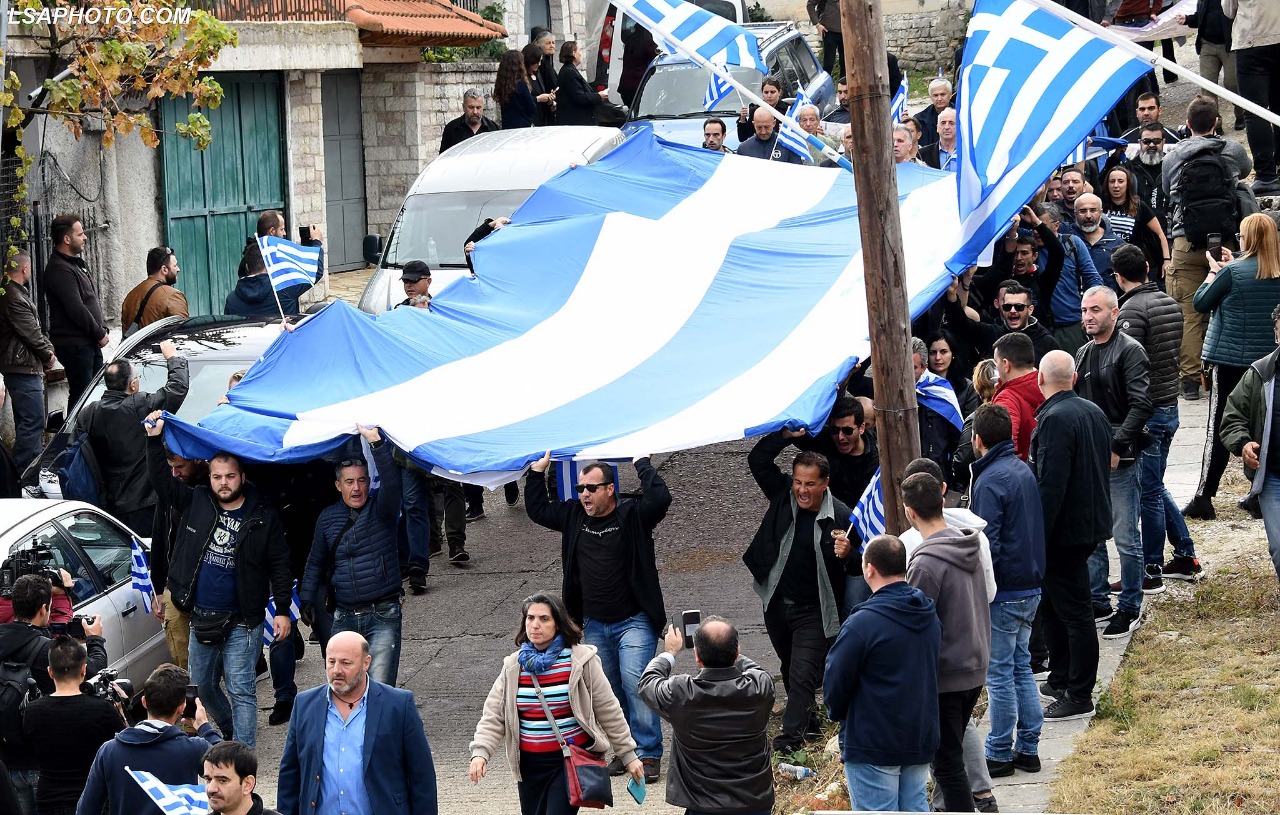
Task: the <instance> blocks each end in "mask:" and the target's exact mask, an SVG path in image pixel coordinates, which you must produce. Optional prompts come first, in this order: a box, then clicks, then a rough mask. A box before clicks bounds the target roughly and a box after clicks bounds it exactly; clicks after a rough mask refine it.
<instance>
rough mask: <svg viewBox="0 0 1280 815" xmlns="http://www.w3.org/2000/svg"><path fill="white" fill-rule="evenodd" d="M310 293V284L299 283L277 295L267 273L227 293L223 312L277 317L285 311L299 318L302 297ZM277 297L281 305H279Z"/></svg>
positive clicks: (253, 276)
mask: <svg viewBox="0 0 1280 815" xmlns="http://www.w3.org/2000/svg"><path fill="white" fill-rule="evenodd" d="M321 268H322V269H323V267H321ZM310 290H311V284H310V283H299V284H298V285H296V286H290V287H289V288H287V289H285V290H284V291H282V292H277V293H274V294H273V293H272V290H271V276H270V275H268V274H267V273H266V272H263V273H262V274H251V275H249V276H248V277H242V278H240V279H239V280H237V281H236V287H235V288H234V289H232V290H231V291H230V292H228V293H227V300H226V302H225V303H224V304H223V306H222V313H223V314H230V315H231V316H233V317H275V316H277V315H279V314H280V310H281V309H283V310H284V313H285V316H287V317H296V316H297V315H298V313H299V312H298V298H300V297H301V296H302V295H304V294H306V293H307V292H308V291H310ZM277 296H279V298H280V302H279V303H276V297H277Z"/></svg>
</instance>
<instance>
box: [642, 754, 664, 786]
mask: <svg viewBox="0 0 1280 815" xmlns="http://www.w3.org/2000/svg"><path fill="white" fill-rule="evenodd" d="M640 763H641V764H643V765H644V783H646V784H656V783H657V782H658V776H660V775H662V759H660V758H642V759H640Z"/></svg>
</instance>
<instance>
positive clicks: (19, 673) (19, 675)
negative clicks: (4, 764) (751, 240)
mask: <svg viewBox="0 0 1280 815" xmlns="http://www.w3.org/2000/svg"><path fill="white" fill-rule="evenodd" d="M49 641H50V640H49V638H48V637H40V636H37V637H36V638H35V640H33V641H32V642H31V644H30V645H28V646H27V648H26V653H25V655H23V656H21V657H19V656H18V654H17V653H12V654H9V656H8V657H7V658H5V660H4V661H3V662H0V741H3V742H4V744H5V746H6V747H8V748H9V749H10V750H13V749H14V748H17V747H22V746H25V745H26V736H24V735H23V733H22V717H23V714H25V713H26V710H27V704H28V703H29V702H30V701H31V700H32V699H38V698H39V697H40V691H39V690H36V689H35V685H34V684H32V683H31V678H32V677H31V662H32V660H34V659H35V658H36V654H38V653H40V649H41V648H43V647H44V645H45V643H47V642H49ZM29 691H30V692H29ZM32 694H34V695H32Z"/></svg>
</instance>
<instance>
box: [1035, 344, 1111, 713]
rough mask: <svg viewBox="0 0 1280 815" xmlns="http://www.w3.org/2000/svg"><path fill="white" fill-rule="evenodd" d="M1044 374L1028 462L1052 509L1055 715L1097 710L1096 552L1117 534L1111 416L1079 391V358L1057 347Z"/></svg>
mask: <svg viewBox="0 0 1280 815" xmlns="http://www.w3.org/2000/svg"><path fill="white" fill-rule="evenodd" d="M1039 371H1040V372H1039V375H1038V377H1037V380H1038V382H1039V385H1040V392H1041V393H1043V394H1044V396H1045V400H1044V403H1043V404H1041V405H1040V407H1039V408H1038V409H1037V410H1036V429H1035V431H1033V432H1032V434H1031V456H1030V457H1029V459H1028V462H1027V463H1029V464H1030V465H1031V468H1032V469H1033V470H1034V471H1035V474H1036V481H1037V483H1038V484H1039V486H1040V502H1041V505H1042V508H1043V510H1044V535H1045V572H1044V585H1043V586H1042V590H1043V596H1042V597H1041V602H1040V610H1041V613H1042V614H1043V617H1044V635H1045V640H1046V642H1047V644H1048V646H1049V664H1050V666H1051V668H1052V670H1051V672H1050V673H1049V679H1048V681H1046V682H1045V683H1044V684H1043V685H1041V690H1040V693H1041V696H1042V697H1043V696H1046V695H1047V696H1048V697H1049V698H1052V699H1053V700H1054V701H1053V703H1052V704H1050V705H1049V707H1048V708H1047V709H1046V710H1045V714H1044V717H1045V719H1046V720H1047V721H1055V720H1062V719H1080V718H1087V717H1089V716H1092V715H1093V684H1094V682H1095V681H1097V678H1098V633H1097V630H1096V628H1095V624H1094V621H1093V616H1092V615H1091V614H1090V613H1089V611H1090V598H1089V565H1088V564H1089V556H1090V555H1091V554H1092V553H1093V551H1094V550H1095V549H1096V548H1097V547H1098V545H1099V544H1101V543H1104V542H1105V541H1106V539H1107V537H1108V536H1109V535H1110V534H1111V491H1110V479H1109V477H1108V472H1109V470H1108V458H1109V456H1110V451H1111V425H1110V423H1109V422H1108V421H1107V415H1106V414H1105V413H1103V412H1102V409H1101V408H1099V407H1098V406H1097V405H1095V404H1093V403H1092V402H1089V401H1086V400H1085V399H1081V398H1080V397H1079V396H1077V395H1076V393H1075V392H1074V391H1073V390H1072V386H1073V384H1074V383H1075V379H1076V369H1075V362H1074V361H1073V360H1072V358H1071V355H1070V354H1068V353H1067V352H1066V351H1051V352H1049V353H1048V354H1045V356H1044V359H1043V360H1041V362H1040V368H1039Z"/></svg>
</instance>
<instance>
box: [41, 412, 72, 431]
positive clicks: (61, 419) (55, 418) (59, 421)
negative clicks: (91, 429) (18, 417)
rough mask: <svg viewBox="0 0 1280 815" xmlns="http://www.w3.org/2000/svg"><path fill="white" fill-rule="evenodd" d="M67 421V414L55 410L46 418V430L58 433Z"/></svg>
mask: <svg viewBox="0 0 1280 815" xmlns="http://www.w3.org/2000/svg"><path fill="white" fill-rule="evenodd" d="M66 423H67V417H66V414H64V413H63V412H62V411H61V410H55V411H53V412H52V413H50V414H49V415H48V416H47V417H46V418H45V420H44V432H46V433H57V432H58V431H59V430H61V429H62V426H63V425H64V424H66Z"/></svg>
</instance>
